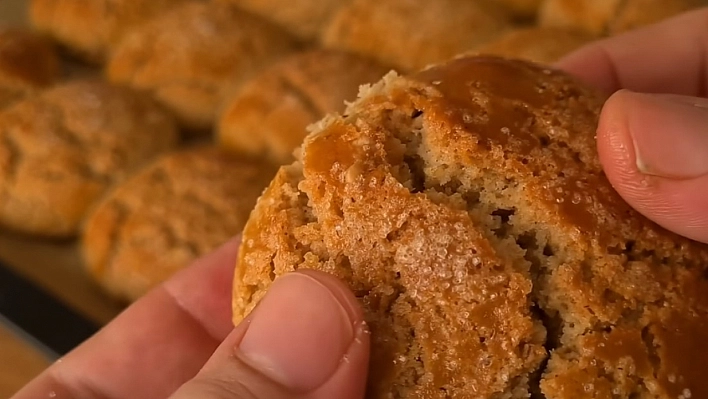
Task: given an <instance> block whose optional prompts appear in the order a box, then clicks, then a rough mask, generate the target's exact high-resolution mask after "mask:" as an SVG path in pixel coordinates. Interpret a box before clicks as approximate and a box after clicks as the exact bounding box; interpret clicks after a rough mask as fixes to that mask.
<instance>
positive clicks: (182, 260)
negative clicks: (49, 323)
mask: <svg viewBox="0 0 708 399" xmlns="http://www.w3.org/2000/svg"><path fill="white" fill-rule="evenodd" d="M274 172H275V170H274V169H273V167H271V166H267V165H263V164H261V163H258V162H252V161H245V160H243V159H240V158H238V157H234V156H233V155H230V154H228V153H225V152H223V151H221V150H218V149H216V148H212V147H196V148H190V149H185V150H180V151H178V152H175V153H171V154H166V155H164V156H162V157H161V158H160V159H158V160H156V161H155V162H153V163H152V164H150V165H149V166H147V167H146V168H144V169H143V170H141V171H140V172H138V173H137V174H136V175H134V176H132V177H131V178H130V179H128V180H127V181H125V182H124V183H122V184H120V185H118V186H117V187H116V188H115V189H114V190H113V191H112V192H111V193H110V194H109V195H108V196H106V198H105V199H104V200H103V201H101V203H100V204H99V205H98V206H97V207H96V209H95V210H94V212H93V213H92V214H91V215H90V216H89V218H88V220H87V223H86V228H85V229H84V234H83V245H82V246H83V253H84V258H85V261H86V265H87V267H88V268H89V271H90V272H91V274H92V275H93V276H94V277H95V278H96V279H97V280H98V281H99V282H100V283H101V284H102V285H103V286H104V287H106V288H107V289H108V290H109V291H110V292H111V293H113V294H114V295H115V296H117V297H120V298H122V299H126V300H135V299H137V298H139V297H140V296H141V295H143V294H144V293H145V292H147V291H148V290H149V289H150V288H152V287H154V286H155V285H157V284H159V283H160V282H162V281H164V280H165V279H167V278H168V277H170V276H171V275H173V274H174V273H176V272H177V271H179V270H181V269H182V268H184V267H186V266H187V265H188V264H189V263H190V262H191V261H193V260H195V259H197V258H199V257H201V256H203V255H206V254H208V253H209V252H211V251H213V250H215V249H216V248H217V247H218V246H219V245H221V244H223V243H225V242H226V241H228V240H229V239H230V238H231V237H233V236H235V235H236V234H238V233H239V232H240V231H241V228H243V225H244V224H245V222H246V220H247V218H248V215H249V213H250V211H251V209H252V208H253V206H254V205H255V203H256V199H257V198H258V196H259V195H260V194H261V193H262V192H263V189H264V188H265V187H266V185H267V184H268V181H269V180H270V179H271V178H272V177H273V174H274Z"/></svg>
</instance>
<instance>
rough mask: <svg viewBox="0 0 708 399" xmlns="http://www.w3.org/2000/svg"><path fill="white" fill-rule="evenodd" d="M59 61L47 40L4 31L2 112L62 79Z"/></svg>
mask: <svg viewBox="0 0 708 399" xmlns="http://www.w3.org/2000/svg"><path fill="white" fill-rule="evenodd" d="M59 73H60V65H59V57H58V56H57V54H56V51H55V50H54V47H53V46H52V44H51V43H50V42H49V41H47V40H46V39H44V38H43V37H41V36H39V35H37V34H35V33H33V32H31V31H28V30H23V29H18V28H3V27H0V109H2V108H4V107H6V106H8V105H10V104H11V103H13V102H15V101H17V100H19V99H21V98H22V97H24V96H26V95H28V94H29V93H31V92H33V91H35V90H37V89H41V88H43V87H47V86H49V85H51V84H52V83H54V81H55V80H56V79H57V78H58V77H59Z"/></svg>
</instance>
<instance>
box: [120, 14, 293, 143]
mask: <svg viewBox="0 0 708 399" xmlns="http://www.w3.org/2000/svg"><path fill="white" fill-rule="evenodd" d="M293 50H295V43H294V42H293V39H292V38H291V37H290V36H289V35H288V34H287V33H285V31H283V30H281V29H280V28H278V27H277V26H275V25H272V24H270V23H268V22H266V21H265V20H263V19H261V18H260V17H257V16H255V15H252V14H249V13H246V12H244V11H241V10H239V9H238V8H236V7H235V6H232V5H229V4H226V3H223V2H201V3H200V2H190V3H187V4H184V5H182V6H180V7H178V8H176V9H174V10H171V11H170V12H167V13H165V14H164V15H161V16H160V17H158V18H156V19H154V20H152V21H151V22H149V23H148V24H146V25H143V26H141V27H140V28H139V29H135V30H134V31H133V32H131V33H130V34H129V35H127V36H126V37H125V39H124V40H123V41H121V43H120V44H119V45H118V46H117V48H116V50H115V52H114V53H113V56H112V57H111V60H110V62H109V63H108V66H107V75H108V78H109V79H110V80H111V81H113V82H118V83H123V84H127V85H130V86H132V87H134V88H137V89H141V90H146V91H148V92H150V93H152V94H153V96H154V97H155V98H156V99H157V100H158V101H160V102H161V103H162V104H163V105H165V106H166V107H167V108H168V109H169V110H170V111H172V112H173V113H174V114H175V115H176V116H177V118H178V120H179V121H180V123H181V125H182V126H183V127H185V128H188V129H192V130H197V131H198V130H204V129H208V128H209V127H210V126H211V125H212V124H213V123H214V120H215V118H216V113H217V108H218V107H219V106H220V105H221V102H222V101H223V100H225V98H226V97H227V96H228V95H230V94H231V93H232V92H233V91H234V90H235V89H236V88H238V87H239V86H240V85H241V84H243V83H244V82H245V81H246V80H247V79H249V78H251V77H252V76H253V75H255V74H256V73H257V72H259V71H261V70H262V69H263V68H264V67H266V66H268V65H269V64H271V63H272V62H274V61H275V60H277V59H278V58H280V57H282V56H284V55H286V54H289V53H291V52H292V51H293Z"/></svg>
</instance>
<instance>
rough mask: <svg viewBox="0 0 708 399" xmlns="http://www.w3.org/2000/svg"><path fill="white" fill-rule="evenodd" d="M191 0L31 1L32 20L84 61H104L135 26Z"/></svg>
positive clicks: (36, 25)
mask: <svg viewBox="0 0 708 399" xmlns="http://www.w3.org/2000/svg"><path fill="white" fill-rule="evenodd" d="M185 1H187V0H149V1H146V0H31V2H30V20H31V23H32V25H33V26H34V27H35V28H36V29H38V30H39V31H41V32H44V33H47V34H48V35H50V36H51V37H53V38H54V39H55V40H57V41H58V42H60V43H62V44H63V45H64V46H66V47H67V48H68V49H70V50H71V51H72V52H73V53H75V54H76V55H79V56H81V57H82V58H83V59H84V60H86V61H90V62H94V63H100V62H103V61H105V59H106V57H107V55H108V54H109V53H110V51H111V49H112V48H113V47H114V46H115V45H116V43H117V42H118V41H119V40H120V39H121V38H122V37H123V36H124V35H125V34H126V33H127V32H130V31H131V30H132V29H134V28H136V27H138V26H140V25H142V24H144V23H145V22H147V21H149V20H150V19H152V18H154V17H156V16H159V15H161V14H163V13H164V12H166V11H167V10H169V9H170V8H172V7H174V6H175V5H177V4H180V3H184V2H185Z"/></svg>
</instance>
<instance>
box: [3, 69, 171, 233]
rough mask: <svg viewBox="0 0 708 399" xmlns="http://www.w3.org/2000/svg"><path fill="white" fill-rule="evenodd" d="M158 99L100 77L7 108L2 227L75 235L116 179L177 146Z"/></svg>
mask: <svg viewBox="0 0 708 399" xmlns="http://www.w3.org/2000/svg"><path fill="white" fill-rule="evenodd" d="M176 142H177V129H176V126H175V122H174V121H173V119H172V118H171V117H170V116H169V114H167V113H166V112H165V111H164V110H162V109H161V108H160V107H159V106H158V105H157V104H156V103H155V102H154V101H152V100H151V99H149V98H146V97H145V96H143V95H139V94H138V93H135V92H133V91H131V90H129V89H127V88H121V87H115V86H112V85H109V84H107V83H105V82H100V81H77V82H70V83H65V84H62V85H59V86H56V87H55V88H52V89H50V90H48V91H46V92H43V93H41V94H40V95H37V96H32V97H29V98H27V99H25V100H23V101H21V102H19V103H17V104H15V105H13V106H11V107H9V108H7V109H5V110H4V111H2V112H0V226H2V227H5V228H9V229H12V230H16V231H19V232H23V233H27V234H34V235H42V236H48V237H69V236H73V235H75V234H76V233H77V232H78V230H79V226H80V223H81V222H82V220H83V218H84V215H85V214H86V212H87V211H88V209H89V208H90V207H91V206H92V205H93V204H94V203H95V202H96V201H97V200H98V199H99V198H100V197H101V196H102V195H103V193H104V192H105V191H106V190H107V189H108V188H109V187H110V186H111V185H112V184H114V183H115V182H117V181H120V180H121V179H123V178H125V177H126V175H128V174H129V173H130V172H131V171H132V170H133V169H135V168H137V167H139V166H140V165H142V164H143V163H144V162H146V161H148V160H149V159H150V158H152V157H154V156H155V155H157V154H159V153H160V152H163V151H165V150H167V149H169V148H171V147H173V146H174V145H175V144H176Z"/></svg>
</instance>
